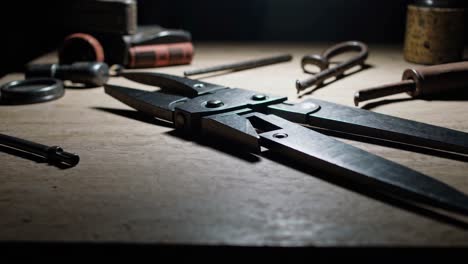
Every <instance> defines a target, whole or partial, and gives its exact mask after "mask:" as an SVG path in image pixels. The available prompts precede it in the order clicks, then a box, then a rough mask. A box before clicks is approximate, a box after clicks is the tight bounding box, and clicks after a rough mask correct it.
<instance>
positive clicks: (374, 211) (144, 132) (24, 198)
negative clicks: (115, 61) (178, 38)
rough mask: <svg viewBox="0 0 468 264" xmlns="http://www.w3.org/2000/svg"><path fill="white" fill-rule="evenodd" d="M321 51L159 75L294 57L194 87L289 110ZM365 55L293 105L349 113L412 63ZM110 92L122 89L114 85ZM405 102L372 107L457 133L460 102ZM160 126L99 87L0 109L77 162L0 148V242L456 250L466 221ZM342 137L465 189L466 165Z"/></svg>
mask: <svg viewBox="0 0 468 264" xmlns="http://www.w3.org/2000/svg"><path fill="white" fill-rule="evenodd" d="M325 47H326V46H325V45H314V44H298V45H293V44H278V45H272V44H269V45H265V44H256V45H254V44H223V45H216V44H199V45H196V56H195V60H194V63H193V64H192V65H189V66H176V67H167V68H161V69H157V70H158V71H161V72H165V73H172V74H178V75H182V72H183V71H184V70H187V69H193V68H198V67H202V66H208V65H215V64H219V63H226V62H235V61H238V60H243V59H250V58H256V57H262V56H266V55H273V54H278V53H284V52H289V53H292V54H293V55H294V60H293V62H289V63H282V64H277V65H272V66H267V67H262V68H258V69H253V70H247V71H239V72H235V73H230V74H224V75H222V74H220V75H211V76H208V77H206V76H205V77H206V78H204V79H203V80H204V81H207V82H213V83H219V84H223V85H228V86H231V87H241V88H246V89H251V90H255V91H258V92H265V93H272V94H278V95H285V96H289V98H290V99H291V100H292V101H299V100H300V98H298V97H297V95H296V89H295V86H294V82H295V80H296V79H297V78H304V77H307V75H306V74H304V73H302V70H301V68H300V59H301V57H302V56H303V55H305V54H307V53H312V52H321V51H322V50H323V49H324V48H325ZM370 51H371V53H370V57H369V60H368V63H369V64H370V65H371V68H369V69H366V70H364V71H360V72H358V73H356V74H353V75H351V76H349V77H347V78H345V79H342V80H340V81H337V82H333V83H332V84H330V85H328V86H326V87H324V88H322V89H319V90H317V91H315V92H314V93H312V94H309V95H306V96H304V97H303V98H301V99H305V98H312V97H313V98H318V99H323V100H329V101H332V102H336V103H341V104H344V105H348V106H352V105H353V101H352V97H353V94H354V92H355V91H356V90H358V89H361V88H366V87H371V86H374V85H378V84H383V83H387V82H393V81H397V80H399V79H400V78H401V74H402V71H403V70H404V69H405V68H406V67H409V66H412V65H411V64H408V63H406V62H404V61H403V59H402V54H401V48H399V47H384V46H378V45H370ZM39 61H40V62H45V61H55V57H54V55H49V56H46V57H44V58H41V59H40V60H39ZM18 78H22V76H21V75H10V76H7V77H5V78H3V79H2V80H1V82H2V83H4V82H6V81H8V80H12V79H18ZM111 83H113V84H128V85H133V84H132V83H131V82H129V81H126V80H123V79H121V78H115V79H112V80H111ZM133 86H134V87H145V86H139V85H133ZM146 88H148V89H150V87H146ZM405 98H408V97H407V96H406V95H396V96H393V97H390V99H391V100H390V101H387V103H386V104H377V105H374V106H375V107H374V108H372V110H373V111H376V112H379V113H385V114H390V115H394V116H398V117H403V118H408V119H413V120H417V121H421V122H426V123H430V124H434V125H439V126H445V127H449V128H453V129H457V130H460V131H465V132H468V118H467V117H468V114H467V113H468V104H467V102H466V101H464V100H466V98H465V99H463V98H462V99H460V100H454V99H450V100H448V99H446V100H433V101H424V100H405ZM400 99H401V100H400ZM172 131H173V129H172V128H171V127H170V126H167V125H165V124H164V123H161V122H157V121H153V120H151V119H148V118H144V117H143V116H141V115H139V114H137V113H136V112H135V111H133V110H132V109H130V108H129V107H127V106H126V105H124V104H122V103H120V102H119V101H117V100H115V99H113V98H112V97H110V96H108V95H106V94H105V93H104V90H103V89H102V88H93V89H68V90H67V91H66V94H65V96H64V97H63V98H61V99H59V100H56V101H52V102H48V103H41V104H33V105H21V106H0V132H1V133H5V134H9V135H14V136H17V137H23V138H26V139H30V140H33V141H37V142H40V143H43V144H48V145H59V146H62V147H63V148H64V149H65V150H67V151H71V152H76V153H78V154H79V155H80V157H81V162H80V163H79V165H78V166H76V167H74V168H70V169H59V168H57V167H54V166H50V165H47V164H46V163H41V162H36V161H32V160H30V159H27V158H24V157H19V156H15V155H11V154H7V153H5V152H0V164H1V167H0V212H1V216H0V240H3V241H10V240H13V241H17V240H20V241H24V240H28V241H31V240H32V241H36V240H39V241H44V240H46V241H64V240H65V241H118V242H151V243H168V244H179V243H182V244H197V245H198V244H208V245H271V246H277V245H295V246H302V245H333V246H336V245H465V246H466V245H468V231H467V226H468V224H466V223H468V220H467V219H466V218H463V217H461V218H460V217H458V216H457V217H452V216H450V217H443V216H441V215H440V214H439V213H431V211H427V210H425V209H417V208H416V207H411V206H406V205H403V204H400V203H398V202H395V201H393V200H390V199H387V198H384V197H380V196H378V195H374V194H373V193H372V192H369V191H368V190H362V189H360V188H354V187H352V186H347V185H346V184H341V183H340V182H339V181H336V177H331V178H330V180H328V176H327V175H321V173H320V172H317V171H314V170H313V168H312V169H307V168H301V167H298V166H296V165H294V164H289V163H288V162H278V161H277V160H275V159H274V157H271V155H265V156H255V155H239V154H236V153H233V152H232V151H225V150H224V148H223V146H221V147H218V146H215V145H211V144H206V143H204V142H193V141H191V140H190V139H184V138H181V137H180V136H179V135H178V134H177V133H173V132H172ZM340 140H342V139H340ZM344 141H345V142H347V143H350V144H352V145H355V146H357V147H360V148H362V149H364V150H366V151H369V152H372V153H375V154H377V155H380V156H382V157H385V158H387V159H390V160H392V161H395V162H398V163H400V164H403V165H405V166H408V167H410V168H412V169H414V170H417V171H420V172H422V173H425V174H428V175H430V176H432V177H434V178H437V179H439V180H441V181H443V182H445V183H448V184H450V185H452V186H455V187H456V188H457V189H459V190H461V191H463V192H465V193H468V162H467V160H468V158H466V157H453V156H448V157H440V156H434V155H429V154H424V153H416V152H412V151H409V150H401V149H395V148H390V147H384V146H378V145H374V144H369V143H363V142H357V141H350V140H344ZM333 179H334V180H333ZM454 219H458V220H454ZM464 223H465V224H464Z"/></svg>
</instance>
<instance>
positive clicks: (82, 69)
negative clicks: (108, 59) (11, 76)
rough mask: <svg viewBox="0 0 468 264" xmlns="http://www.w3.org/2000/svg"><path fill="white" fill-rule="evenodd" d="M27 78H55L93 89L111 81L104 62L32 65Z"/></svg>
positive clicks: (28, 69)
mask: <svg viewBox="0 0 468 264" xmlns="http://www.w3.org/2000/svg"><path fill="white" fill-rule="evenodd" d="M25 75H26V78H28V79H30V78H44V77H48V78H55V79H59V80H63V81H65V80H66V81H71V82H73V83H82V84H84V85H87V86H91V87H98V86H103V85H104V84H105V83H106V82H107V80H108V79H109V67H108V66H107V64H106V63H103V62H75V63H72V64H31V65H28V66H27V67H26V71H25Z"/></svg>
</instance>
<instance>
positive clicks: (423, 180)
mask: <svg viewBox="0 0 468 264" xmlns="http://www.w3.org/2000/svg"><path fill="white" fill-rule="evenodd" d="M248 119H249V120H250V121H251V123H252V124H253V125H254V127H255V128H256V129H260V130H262V127H259V124H260V123H261V122H269V123H270V124H272V125H273V126H271V127H272V128H273V130H270V129H267V130H266V131H265V132H263V133H259V136H260V144H261V145H262V146H264V147H266V148H268V149H270V150H271V151H274V152H276V153H278V154H280V155H284V156H286V157H288V158H291V159H293V160H295V161H300V162H302V163H305V164H307V165H308V166H312V167H314V168H318V169H320V170H322V171H324V172H328V173H333V174H334V175H338V176H340V177H346V178H347V179H348V180H352V181H354V182H357V183H359V184H363V185H365V186H368V188H370V189H372V190H376V191H379V192H381V193H384V194H386V195H390V196H392V197H393V196H396V197H397V198H399V199H401V198H402V197H403V198H405V199H410V200H412V201H416V202H419V203H424V204H427V205H430V206H436V207H440V208H443V209H446V210H451V211H455V212H458V213H463V214H468V196H466V195H465V194H463V193H462V192H460V191H458V190H456V189H454V188H452V187H450V186H448V185H447V184H444V183H442V182H440V181H437V180H435V179H433V178H431V177H429V176H427V175H424V174H422V173H419V172H416V171H414V170H411V169H409V168H407V167H404V166H401V165H399V164H397V163H394V162H392V161H389V160H386V159H383V158H381V157H378V156H375V155H373V154H370V153H368V152H365V151H363V150H361V149H358V148H356V147H353V146H351V145H348V144H345V143H342V142H340V141H338V140H335V139H333V138H331V137H328V136H325V135H323V134H320V133H318V132H315V131H313V130H310V129H308V128H305V127H302V126H300V125H297V124H294V123H292V122H289V121H287V120H285V119H282V118H280V117H277V116H275V115H263V114H259V113H254V114H252V115H251V116H250V117H248ZM260 121H261V122H260ZM260 126H263V125H261V124H260ZM275 126H276V127H281V129H274V127H275Z"/></svg>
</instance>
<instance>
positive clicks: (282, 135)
mask: <svg viewBox="0 0 468 264" xmlns="http://www.w3.org/2000/svg"><path fill="white" fill-rule="evenodd" d="M273 137H274V138H279V139H281V138H287V137H288V134H286V133H276V134H273Z"/></svg>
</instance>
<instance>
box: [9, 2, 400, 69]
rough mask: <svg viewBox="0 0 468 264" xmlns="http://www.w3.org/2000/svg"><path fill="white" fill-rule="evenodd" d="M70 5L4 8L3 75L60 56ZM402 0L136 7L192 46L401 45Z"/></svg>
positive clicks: (142, 18)
mask: <svg viewBox="0 0 468 264" xmlns="http://www.w3.org/2000/svg"><path fill="white" fill-rule="evenodd" d="M67 2H68V1H52V0H44V1H21V0H14V1H8V2H7V3H6V4H3V5H2V8H1V10H2V11H1V12H2V16H1V23H0V24H1V26H2V28H3V30H2V32H3V33H4V36H3V37H2V40H3V41H2V46H3V45H4V47H3V48H2V49H1V61H2V64H1V65H2V66H1V68H0V74H2V75H3V74H5V73H7V72H12V71H22V69H23V65H24V64H25V63H26V62H27V61H29V60H31V59H33V58H35V57H37V56H40V55H41V54H43V53H44V52H47V51H51V50H53V49H56V48H57V47H58V46H59V44H60V41H61V40H62V39H63V37H64V36H65V34H67V33H70V32H66V29H64V27H63V20H64V19H66V17H67V16H66V14H67V12H72V10H70V8H69V2H68V3H67ZM407 3H408V1H405V0H326V1H325V0H322V1H318V0H236V1H219V0H217V1H215V0H205V1H189V0H139V1H138V20H139V23H140V24H160V25H162V26H164V27H168V28H183V29H186V30H189V31H190V32H191V33H192V36H193V39H194V41H265V42H268V41H284V42H288V41H294V42H299V41H319V42H333V41H342V40H351V39H356V40H361V41H365V42H369V43H395V44H402V42H403V36H404V27H405V15H406V14H405V12H406V5H407Z"/></svg>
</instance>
